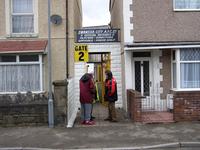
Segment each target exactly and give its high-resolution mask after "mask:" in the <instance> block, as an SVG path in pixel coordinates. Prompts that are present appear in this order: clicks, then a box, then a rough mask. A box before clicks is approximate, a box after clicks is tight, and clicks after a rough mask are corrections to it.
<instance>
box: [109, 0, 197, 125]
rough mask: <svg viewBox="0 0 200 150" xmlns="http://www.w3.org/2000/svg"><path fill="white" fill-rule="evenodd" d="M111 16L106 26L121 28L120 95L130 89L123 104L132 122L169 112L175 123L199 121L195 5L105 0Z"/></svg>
mask: <svg viewBox="0 0 200 150" xmlns="http://www.w3.org/2000/svg"><path fill="white" fill-rule="evenodd" d="M110 13H111V27H118V28H121V37H122V38H121V39H122V43H121V44H122V45H123V48H122V60H124V64H122V65H123V66H124V67H122V68H123V72H124V74H123V78H124V81H125V83H124V85H123V88H124V93H126V91H127V90H128V89H132V90H128V91H129V92H128V94H124V100H125V99H127V97H128V101H126V100H125V101H124V104H125V105H126V104H127V110H128V111H129V113H130V114H132V115H133V118H134V119H135V121H141V120H142V118H143V117H141V114H142V113H143V112H148V113H149V112H167V111H169V110H170V112H173V119H174V121H196V120H200V109H199V108H200V107H199V106H200V32H199V31H200V26H199V24H200V17H199V16H200V1H198V0H196V1H195V0H194V1H191V0H164V1H161V0H123V1H119V0H110ZM130 91H131V93H132V94H130ZM138 92H139V93H138ZM130 96H132V97H134V98H135V99H134V98H133V100H132V101H130V100H129V99H130ZM131 103H133V104H131ZM130 105H131V106H130Z"/></svg>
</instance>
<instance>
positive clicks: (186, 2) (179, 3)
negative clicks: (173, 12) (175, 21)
mask: <svg viewBox="0 0 200 150" xmlns="http://www.w3.org/2000/svg"><path fill="white" fill-rule="evenodd" d="M175 9H200V0H175Z"/></svg>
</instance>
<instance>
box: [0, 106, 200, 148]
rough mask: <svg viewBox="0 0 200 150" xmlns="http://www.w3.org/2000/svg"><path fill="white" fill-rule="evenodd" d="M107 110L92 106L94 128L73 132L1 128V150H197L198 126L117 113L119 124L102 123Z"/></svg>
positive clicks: (76, 128)
mask: <svg viewBox="0 0 200 150" xmlns="http://www.w3.org/2000/svg"><path fill="white" fill-rule="evenodd" d="M106 110H107V109H106V108H105V107H102V106H101V105H96V106H94V111H93V114H94V116H95V117H96V119H95V121H96V124H95V125H93V126H86V125H81V124H80V116H79V115H78V116H77V119H76V122H75V125H74V127H73V128H66V127H61V126H60V127H55V128H48V126H39V127H31V126H29V127H7V128H3V127H0V150H40V149H44V150H47V149H48V150H49V149H59V150H60V149H91V150H136V149H137V150H142V149H148V150H154V149H156V150H200V122H180V123H165V124H163V123H161V124H141V123H134V122H132V121H131V120H129V119H127V118H126V117H125V116H124V115H123V111H122V110H121V109H117V116H118V121H119V122H117V123H111V122H106V121H103V118H105V117H106V116H107V111H106Z"/></svg>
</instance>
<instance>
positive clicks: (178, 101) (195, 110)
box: [173, 91, 200, 121]
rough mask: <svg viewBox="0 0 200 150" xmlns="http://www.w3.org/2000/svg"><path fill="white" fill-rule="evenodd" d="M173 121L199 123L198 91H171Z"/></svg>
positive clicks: (199, 105) (199, 98) (199, 102)
mask: <svg viewBox="0 0 200 150" xmlns="http://www.w3.org/2000/svg"><path fill="white" fill-rule="evenodd" d="M173 99H174V120H175V121H200V91H190V92H188V91H187V92H176V91H173Z"/></svg>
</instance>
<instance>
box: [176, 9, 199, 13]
mask: <svg viewBox="0 0 200 150" xmlns="http://www.w3.org/2000/svg"><path fill="white" fill-rule="evenodd" d="M174 11H175V12H198V11H200V9H174Z"/></svg>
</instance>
